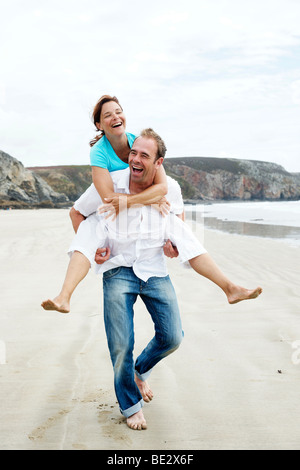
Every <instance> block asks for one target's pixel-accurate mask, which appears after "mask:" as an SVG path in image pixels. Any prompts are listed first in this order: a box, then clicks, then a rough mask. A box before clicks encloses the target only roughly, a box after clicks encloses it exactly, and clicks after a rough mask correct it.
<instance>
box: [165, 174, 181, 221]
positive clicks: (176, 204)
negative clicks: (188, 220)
mask: <svg viewBox="0 0 300 470" xmlns="http://www.w3.org/2000/svg"><path fill="white" fill-rule="evenodd" d="M167 181H168V193H167V195H166V199H167V200H168V201H169V203H170V204H171V209H170V212H172V213H173V214H176V215H178V214H182V213H183V211H184V204H183V199H182V194H181V188H180V186H179V184H178V183H177V181H176V180H174V179H173V178H171V177H170V176H167Z"/></svg>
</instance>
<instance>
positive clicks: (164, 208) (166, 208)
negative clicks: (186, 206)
mask: <svg viewBox="0 0 300 470" xmlns="http://www.w3.org/2000/svg"><path fill="white" fill-rule="evenodd" d="M152 206H153V207H154V208H155V209H156V210H158V211H159V212H160V213H161V215H163V216H165V215H168V214H169V212H170V207H171V204H170V203H169V201H167V199H166V198H165V197H163V198H162V199H161V200H160V201H159V202H158V203H156V204H152Z"/></svg>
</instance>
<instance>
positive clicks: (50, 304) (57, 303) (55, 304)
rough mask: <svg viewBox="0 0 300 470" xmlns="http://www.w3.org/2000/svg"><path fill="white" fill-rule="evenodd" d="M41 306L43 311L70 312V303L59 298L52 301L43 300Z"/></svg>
mask: <svg viewBox="0 0 300 470" xmlns="http://www.w3.org/2000/svg"><path fill="white" fill-rule="evenodd" d="M41 306H42V307H43V309H45V310H56V311H57V312H61V313H69V312H70V303H69V302H67V301H61V300H60V299H59V297H55V299H53V300H50V299H48V300H44V302H42V303H41Z"/></svg>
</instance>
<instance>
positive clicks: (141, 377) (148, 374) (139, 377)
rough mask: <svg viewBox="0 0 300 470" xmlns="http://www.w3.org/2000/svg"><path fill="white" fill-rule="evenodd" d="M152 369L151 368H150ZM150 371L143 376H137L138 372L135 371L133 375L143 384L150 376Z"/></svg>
mask: <svg viewBox="0 0 300 470" xmlns="http://www.w3.org/2000/svg"><path fill="white" fill-rule="evenodd" d="M152 369H153V367H152ZM152 369H150V370H148V371H147V372H145V373H144V374H139V373H138V371H137V370H136V369H135V371H134V372H135V375H136V376H137V378H138V379H140V380H142V382H145V380H147V379H148V377H149V376H150V374H151V372H152Z"/></svg>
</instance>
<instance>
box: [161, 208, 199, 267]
mask: <svg viewBox="0 0 300 470" xmlns="http://www.w3.org/2000/svg"><path fill="white" fill-rule="evenodd" d="M166 237H167V238H169V239H170V240H171V242H172V243H173V244H174V245H176V247H177V249H178V252H179V259H180V262H181V263H186V262H187V261H188V260H190V259H193V258H195V257H196V256H199V255H203V254H204V253H207V251H206V249H205V248H204V246H203V245H202V244H201V243H200V241H199V240H198V238H197V237H196V236H195V235H194V233H193V231H192V229H191V228H190V227H189V226H188V225H187V224H186V223H185V222H183V221H182V220H181V219H179V217H177V216H176V215H174V214H169V216H168V221H167V227H166Z"/></svg>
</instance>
